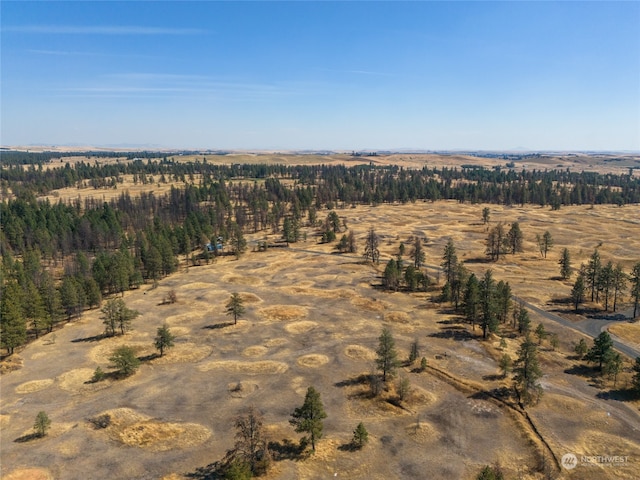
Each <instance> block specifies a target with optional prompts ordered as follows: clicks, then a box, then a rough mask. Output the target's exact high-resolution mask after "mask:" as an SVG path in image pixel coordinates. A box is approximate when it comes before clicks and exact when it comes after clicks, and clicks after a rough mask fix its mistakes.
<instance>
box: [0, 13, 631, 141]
mask: <svg viewBox="0 0 640 480" xmlns="http://www.w3.org/2000/svg"><path fill="white" fill-rule="evenodd" d="M0 8H1V14H2V16H1V33H0V35H1V42H2V43H1V45H2V46H1V48H2V50H1V67H2V72H1V81H2V83H1V90H0V93H1V97H0V100H1V102H2V103H1V105H0V108H1V110H0V113H1V117H0V120H1V125H0V134H1V138H0V141H1V143H2V144H3V145H28V144H45V145H49V144H51V145H53V144H58V145H59V144H76V145H78V144H79V145H93V146H110V145H118V146H136V145H145V146H149V147H151V146H153V147H169V148H172V147H173V148H211V149H282V150H284V149H338V150H351V149H356V150H357V149H433V150H443V149H484V150H501V149H511V148H518V147H524V148H527V149H533V150H635V151H638V150H640V34H639V31H640V3H639V2H611V1H608V2H406V3H405V2H267V1H265V2H211V1H209V2H166V1H156V2H151V1H149V2H107V1H104V2H12V1H2V2H1V4H0Z"/></svg>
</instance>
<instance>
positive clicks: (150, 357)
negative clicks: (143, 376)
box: [138, 353, 160, 362]
mask: <svg viewBox="0 0 640 480" xmlns="http://www.w3.org/2000/svg"><path fill="white" fill-rule="evenodd" d="M156 358H160V354H159V353H150V354H149V355H144V356H142V357H138V360H140V361H141V362H150V361H151V360H155V359H156Z"/></svg>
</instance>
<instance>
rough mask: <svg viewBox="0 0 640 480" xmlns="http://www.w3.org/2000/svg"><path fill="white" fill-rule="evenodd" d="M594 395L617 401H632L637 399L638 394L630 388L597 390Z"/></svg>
mask: <svg viewBox="0 0 640 480" xmlns="http://www.w3.org/2000/svg"><path fill="white" fill-rule="evenodd" d="M596 397H598V398H600V399H602V400H617V401H618V402H632V401H634V400H637V399H638V397H639V395H638V394H637V393H636V392H634V391H633V390H631V389H622V388H618V389H611V390H609V391H606V392H598V393H597V394H596Z"/></svg>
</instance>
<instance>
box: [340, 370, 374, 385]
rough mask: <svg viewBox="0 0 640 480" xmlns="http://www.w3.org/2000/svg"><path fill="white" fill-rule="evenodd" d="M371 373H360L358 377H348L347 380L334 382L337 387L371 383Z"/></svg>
mask: <svg viewBox="0 0 640 480" xmlns="http://www.w3.org/2000/svg"><path fill="white" fill-rule="evenodd" d="M370 377H371V375H369V374H366V373H363V374H361V375H358V376H357V377H351V378H347V379H346V380H341V381H339V382H336V383H334V384H333V385H334V386H335V387H352V386H354V385H364V384H367V383H369V378H370Z"/></svg>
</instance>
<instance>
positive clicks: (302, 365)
mask: <svg viewBox="0 0 640 480" xmlns="http://www.w3.org/2000/svg"><path fill="white" fill-rule="evenodd" d="M80 191H83V190H80ZM76 192H77V191H76ZM484 206H485V205H470V204H461V203H456V202H453V201H441V202H434V203H429V202H416V203H413V204H406V205H388V204H385V205H380V206H376V207H373V206H357V207H355V208H345V209H339V210H337V213H338V214H339V216H340V217H341V219H342V220H343V221H344V223H346V227H347V228H348V229H350V230H352V231H353V232H354V233H355V237H356V241H357V246H358V253H356V254H338V253H337V252H336V251H335V243H330V244H320V243H318V239H317V237H316V235H315V233H316V232H315V230H314V229H312V228H310V227H306V228H304V229H303V232H304V233H306V239H305V240H303V241H300V242H297V243H292V244H291V245H290V247H289V248H272V249H268V250H267V251H263V252H259V251H256V250H257V249H256V248H255V247H256V245H257V242H258V241H262V240H264V239H265V234H264V233H258V234H254V235H247V240H248V241H249V247H250V248H249V251H247V252H246V253H245V254H244V255H242V256H241V257H240V258H239V259H235V258H233V257H220V258H218V259H217V260H216V261H215V262H213V263H211V264H209V265H204V264H203V265H202V266H199V267H189V268H188V269H187V268H186V267H185V266H184V265H182V266H181V268H180V271H179V272H178V273H175V274H173V275H170V276H169V277H166V278H164V279H163V280H161V281H160V282H159V284H158V285H157V287H156V288H152V285H150V284H145V285H143V286H142V287H141V288H140V289H138V290H134V291H130V292H127V293H126V294H125V295H124V300H125V302H126V304H127V306H128V307H129V308H132V309H135V310H138V311H139V312H140V313H141V315H140V317H138V318H136V319H135V320H134V321H133V329H132V331H130V332H128V333H126V334H125V335H123V336H116V337H112V338H102V337H101V334H102V332H103V325H102V321H101V318H100V312H99V310H98V309H94V310H90V311H86V312H85V313H84V314H83V316H82V317H81V318H80V319H78V320H75V321H73V322H70V323H67V324H66V325H64V327H63V328H61V329H59V330H57V331H55V332H54V333H52V334H48V335H45V336H43V337H41V338H40V339H39V340H37V341H35V342H33V343H31V344H30V345H28V346H27V347H25V348H24V349H23V350H21V351H20V352H19V353H17V354H15V355H14V356H13V357H14V358H13V361H14V362H15V363H18V364H21V367H20V368H18V369H16V370H14V371H11V372H9V373H6V374H3V375H2V376H1V377H0V387H1V394H2V409H1V411H0V414H1V416H0V422H1V426H2V431H1V437H0V440H1V446H2V453H1V455H2V462H1V475H2V478H3V479H7V480H9V479H10V480H18V479H20V480H22V479H48V478H55V479H81V478H87V472H91V477H92V478H128V479H136V478H139V479H143V478H144V479H146V478H163V479H172V480H177V479H187V478H200V479H205V478H214V477H212V476H210V475H211V471H210V470H209V469H207V466H208V465H210V464H211V463H213V462H214V461H216V460H219V459H221V458H222V457H223V456H224V454H225V452H226V451H227V450H228V449H230V448H231V447H232V446H233V443H234V429H233V419H234V417H235V416H236V415H238V414H239V413H241V412H242V411H243V409H245V408H246V407H249V406H254V407H255V408H257V409H258V410H259V411H260V412H262V414H263V415H264V419H265V426H266V430H267V434H268V437H269V441H270V442H271V451H272V455H273V457H274V462H273V467H272V468H271V469H270V470H269V473H268V474H267V475H266V477H264V478H267V479H276V478H278V479H298V478H308V479H316V478H318V479H319V478H326V477H337V478H349V479H388V478H460V479H472V478H475V476H476V475H477V473H478V472H479V471H480V469H481V468H482V467H483V466H484V465H488V464H493V463H495V462H499V463H500V465H501V466H502V468H503V470H504V471H505V473H506V478H523V479H533V478H544V477H543V473H544V471H545V470H547V471H549V472H551V473H552V474H553V475H554V477H553V478H565V479H633V478H637V472H638V463H637V462H638V459H640V415H639V411H638V410H639V408H640V402H638V401H637V400H633V399H632V398H628V397H625V396H624V395H617V394H616V392H618V391H621V389H623V388H625V387H626V386H628V385H629V382H630V378H631V374H630V372H629V367H630V365H631V359H628V358H627V359H625V361H626V363H625V365H626V369H627V370H626V371H625V372H623V373H622V374H621V375H620V376H619V378H618V379H617V386H616V387H615V388H614V387H613V385H612V384H611V382H610V381H609V380H607V379H600V378H599V377H597V376H594V375H592V374H591V373H590V369H588V368H585V367H584V366H583V365H585V364H584V362H582V361H579V360H577V359H576V358H575V356H574V354H573V345H574V344H575V343H577V342H578V341H579V339H581V338H585V339H586V340H587V342H588V343H589V345H591V343H592V341H591V339H590V338H588V337H586V336H584V335H582V334H581V333H579V332H577V331H576V330H574V329H572V328H569V327H566V326H563V325H560V324H558V323H556V322H555V321H553V320H550V319H548V318H546V317H544V316H542V315H540V314H538V313H535V312H531V318H532V324H533V325H537V324H538V323H542V324H544V326H545V328H546V330H547V331H549V332H555V333H557V334H558V338H559V345H558V346H557V347H556V348H552V347H551V346H550V345H549V343H548V341H547V342H544V343H543V344H542V345H541V346H540V364H541V369H542V371H543V373H544V377H543V379H542V387H543V389H544V396H543V397H542V400H541V402H540V403H539V404H538V405H537V406H534V407H530V408H528V409H527V410H526V412H523V411H522V410H520V409H518V408H514V407H513V405H512V404H511V403H510V402H508V401H504V400H502V399H501V397H500V396H499V395H496V394H495V392H500V391H501V389H502V387H508V386H511V384H512V381H511V376H510V375H509V376H507V377H506V378H504V377H503V376H502V375H500V371H499V368H498V359H499V358H500V356H501V355H503V353H505V352H507V353H509V354H510V355H511V356H512V357H513V358H515V357H516V351H517V349H518V346H519V342H520V339H519V337H517V336H516V335H513V334H512V332H511V331H509V330H508V329H507V330H505V334H504V340H505V342H506V345H504V344H503V345H502V346H501V345H500V337H498V336H496V335H492V336H490V337H489V339H487V340H482V338H481V330H480V329H479V328H478V327H476V328H475V330H474V329H472V328H471V326H470V325H469V324H467V323H465V322H464V321H463V320H462V318H461V317H459V316H458V315H456V314H454V313H453V311H452V309H451V308H450V306H449V305H448V304H440V303H437V302H435V301H434V300H435V299H436V297H437V296H438V294H439V289H440V287H441V286H442V284H443V280H442V279H439V275H438V273H437V270H436V269H435V268H433V267H434V266H437V265H439V263H440V261H441V257H442V254H443V249H444V246H445V244H446V242H447V240H448V239H452V240H453V242H454V244H455V246H456V249H457V253H458V257H459V259H460V260H463V261H464V264H465V266H466V267H467V268H468V269H469V270H470V271H472V272H475V273H476V275H478V276H480V275H482V274H483V273H484V271H485V270H486V269H488V268H491V269H492V270H493V272H494V277H495V278H496V279H497V280H505V281H508V282H509V283H510V285H511V288H512V290H513V293H514V294H515V295H517V296H518V297H520V298H521V299H523V300H525V301H526V302H529V303H530V304H532V305H536V306H539V307H541V308H543V309H545V310H554V311H556V313H560V314H562V315H564V316H565V318H567V319H569V320H570V321H571V322H575V323H580V322H584V321H588V320H589V319H585V318H583V317H580V316H577V315H573V314H571V312H570V309H571V307H570V305H568V304H567V303H566V299H567V298H568V296H569V294H570V290H571V285H572V281H571V280H569V281H566V282H565V281H562V280H560V279H559V278H558V277H559V265H558V258H559V254H560V252H561V250H562V249H563V248H564V247H567V248H568V249H569V251H570V253H571V257H572V262H573V265H574V267H576V268H577V267H578V266H579V264H580V263H581V262H585V261H586V260H587V259H588V257H589V255H591V253H592V252H593V250H594V249H595V248H596V247H598V248H599V251H600V253H601V255H602V258H603V260H604V261H608V260H612V261H614V262H620V263H621V264H622V265H623V266H624V268H625V270H626V271H629V268H630V267H631V265H632V263H634V262H637V261H638V260H639V259H640V235H638V232H639V231H640V215H639V213H640V211H639V209H638V206H637V205H628V206H625V207H616V206H611V205H596V206H595V207H590V206H572V207H563V208H561V209H560V210H557V211H552V210H550V209H549V208H548V207H547V208H541V207H536V206H531V205H526V206H523V207H519V206H513V207H506V206H500V205H488V207H489V208H490V212H491V222H490V225H484V224H483V222H482V217H481V211H482V208H483V207H484ZM322 215H324V214H323V213H322V212H319V216H322ZM514 221H518V222H519V223H520V227H521V229H522V231H523V233H524V252H523V253H518V254H515V255H506V256H505V257H504V258H502V259H500V260H499V261H498V262H494V263H491V262H487V260H486V256H485V255H484V249H485V240H486V237H487V229H488V228H489V227H490V226H492V225H495V224H496V223H497V222H505V223H506V224H509V223H511V222H514ZM371 227H373V228H374V229H375V230H376V232H377V233H378V235H379V236H380V251H381V262H380V264H379V265H371V264H369V263H365V262H364V261H363V258H362V250H363V248H364V242H365V236H366V233H367V231H368V230H369V228H371ZM547 230H548V231H549V232H550V233H551V234H552V236H553V239H554V243H555V245H554V247H553V248H552V250H551V251H550V253H549V255H548V257H547V258H546V259H544V258H542V257H541V255H540V253H539V252H538V250H537V246H536V242H535V236H536V234H542V233H543V232H544V231H547ZM415 237H420V238H422V239H423V241H424V245H425V247H426V254H427V255H426V262H427V264H428V265H429V266H430V267H432V268H430V270H429V272H430V275H431V276H432V280H433V281H434V282H437V281H438V280H439V283H438V284H436V285H433V286H432V287H431V288H430V289H429V290H428V291H427V292H415V293H409V292H404V291H399V292H388V291H385V290H383V289H382V288H381V286H380V285H381V281H382V280H381V275H382V272H383V270H384V266H385V263H386V262H387V260H389V259H390V258H392V257H395V256H396V255H397V253H398V247H399V245H400V242H404V243H405V244H406V245H407V247H409V246H410V244H411V240H412V238H415ZM269 238H270V239H275V238H276V237H275V236H270V237H269ZM407 250H408V248H407ZM405 258H406V257H405ZM406 260H407V261H409V259H408V258H406ZM171 291H174V292H175V294H176V297H177V302H176V303H173V304H168V303H166V302H165V300H166V298H167V297H168V295H169V292H171ZM234 292H237V293H239V294H240V296H241V298H242V299H243V300H244V305H245V308H246V313H245V314H244V315H243V316H241V318H239V319H238V322H237V324H235V325H234V324H233V322H232V321H230V320H232V319H231V318H230V317H228V316H226V315H225V304H226V302H227V301H228V299H229V297H230V295H231V294H232V293H234ZM625 302H626V299H625ZM628 307H629V305H628V304H625V305H623V306H622V308H621V309H620V311H621V312H623V316H625V315H626V316H627V317H628V316H629V308H628ZM614 318H617V319H619V320H618V321H616V322H614V323H611V322H612V320H613V319H614ZM614 318H609V316H606V315H604V316H601V318H600V319H599V320H598V319H596V321H601V322H602V327H603V328H605V327H606V326H608V325H613V326H610V328H611V329H612V332H615V334H616V335H617V336H618V337H620V338H625V339H627V340H628V341H629V342H630V343H631V344H635V345H636V347H638V333H637V324H631V323H628V322H627V321H626V320H624V319H621V317H614ZM590 321H593V319H590ZM163 324H166V325H167V326H168V327H169V329H170V331H171V332H172V333H173V334H174V335H175V336H176V341H175V347H173V348H171V349H169V350H168V351H167V353H165V355H164V356H162V357H157V356H155V355H154V353H155V349H154V346H153V338H154V335H155V333H156V329H157V328H158V327H160V326H161V325H163ZM383 327H388V328H389V329H390V330H391V332H392V334H393V336H394V338H395V341H396V346H397V348H398V351H399V356H400V359H401V360H405V359H406V358H407V357H408V355H409V349H410V345H411V343H412V342H413V341H414V340H417V341H418V343H419V345H420V350H421V352H420V356H424V357H425V358H426V359H427V361H428V367H427V369H426V370H425V371H422V372H421V371H419V369H416V365H406V364H405V365H403V366H402V367H401V368H400V369H399V377H401V378H406V379H408V380H409V382H410V384H411V393H410V394H409V396H408V398H407V399H406V400H405V401H403V402H398V401H397V399H396V392H395V390H396V382H395V380H394V381H391V382H388V388H387V391H385V392H383V393H382V394H381V395H379V396H378V397H373V398H372V397H371V396H370V395H369V387H368V385H367V382H366V378H367V376H368V375H369V374H370V373H371V372H372V371H373V370H374V369H375V358H376V353H375V351H376V348H377V346H378V337H379V335H380V332H381V330H382V328H383ZM125 344H126V345H130V346H132V347H133V348H134V349H135V350H136V354H137V356H138V357H139V358H141V359H142V360H143V361H142V366H141V368H140V369H139V370H138V371H137V372H136V373H135V374H134V375H132V376H130V377H128V378H125V379H114V378H107V379H105V380H103V381H101V382H97V383H91V382H90V379H91V377H92V375H93V372H94V371H95V369H96V367H101V368H102V369H103V370H105V371H109V370H110V367H109V364H110V362H109V359H108V357H109V356H110V354H111V352H112V351H113V349H114V348H115V347H117V346H120V345H125ZM309 386H314V387H315V388H316V389H317V390H318V391H319V392H320V394H321V397H322V401H323V402H324V406H325V410H326V412H327V419H326V420H325V424H324V436H323V438H322V439H321V440H320V441H319V443H318V447H317V451H316V453H315V454H314V455H311V456H309V457H308V458H298V457H297V456H296V455H295V454H294V453H292V452H295V450H296V449H295V445H297V443H298V440H299V438H300V435H299V434H296V433H295V432H294V429H293V427H291V426H290V425H289V422H288V420H289V418H290V415H291V413H292V412H293V410H294V408H295V407H298V406H300V405H301V404H302V401H303V397H304V394H305V392H306V390H307V387H309ZM492 392H493V393H492ZM41 410H45V411H46V412H47V414H48V415H49V417H50V418H51V420H52V427H51V431H50V432H49V434H48V435H47V436H46V437H44V438H32V436H31V435H30V434H31V432H32V425H33V420H34V418H35V416H36V414H37V413H38V412H39V411H41ZM104 414H109V415H110V418H111V423H110V425H109V426H107V427H106V428H97V427H96V426H95V425H94V423H92V422H91V421H90V420H91V419H95V418H97V417H99V416H101V415H104ZM359 422H363V423H364V425H365V426H366V428H367V430H368V431H369V444H368V445H366V446H365V447H364V448H363V449H362V450H359V451H352V450H351V449H350V448H348V447H349V442H350V440H351V437H352V432H353V430H354V428H355V427H356V425H357V424H358V423H359ZM565 453H574V454H576V455H577V456H578V458H580V456H581V455H620V456H627V457H628V459H629V460H628V462H626V463H622V464H619V465H615V466H609V465H607V466H602V465H590V466H585V465H578V467H577V468H575V469H574V470H566V469H563V468H559V466H558V462H559V461H560V459H561V457H562V456H563V455H564V454H565Z"/></svg>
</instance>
